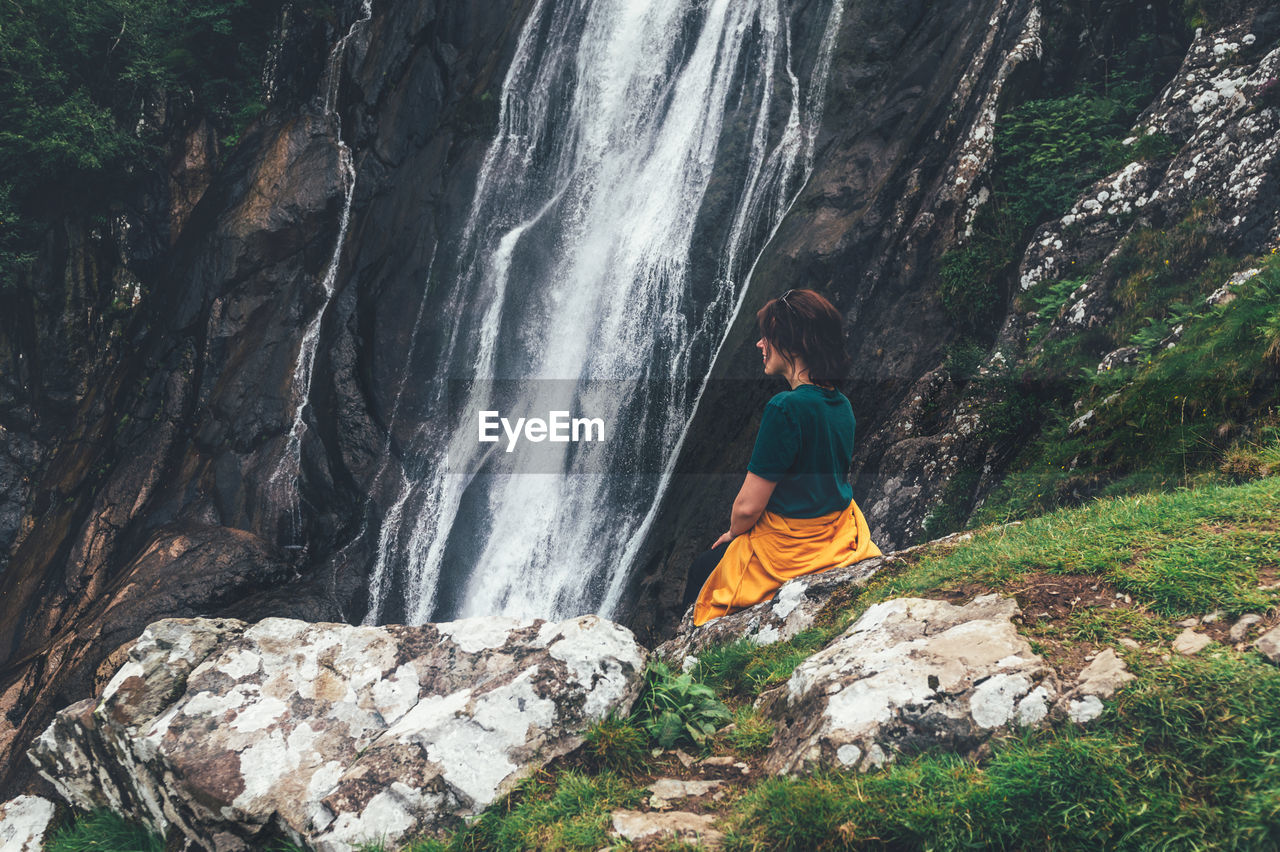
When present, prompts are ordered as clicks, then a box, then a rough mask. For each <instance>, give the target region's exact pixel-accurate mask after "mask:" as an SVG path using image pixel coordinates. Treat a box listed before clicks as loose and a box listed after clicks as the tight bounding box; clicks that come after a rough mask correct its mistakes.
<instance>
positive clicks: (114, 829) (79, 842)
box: [45, 810, 164, 852]
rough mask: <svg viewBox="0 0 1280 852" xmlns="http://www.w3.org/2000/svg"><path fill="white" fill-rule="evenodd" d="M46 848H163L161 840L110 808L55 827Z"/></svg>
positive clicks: (116, 851) (56, 851)
mask: <svg viewBox="0 0 1280 852" xmlns="http://www.w3.org/2000/svg"><path fill="white" fill-rule="evenodd" d="M45 850H46V852H164V840H163V839H162V838H161V837H159V836H158V835H155V834H152V833H151V832H150V831H148V830H147V829H145V828H143V827H142V826H139V825H136V824H134V823H131V822H128V821H126V820H125V819H124V818H123V817H120V816H117V815H116V814H114V813H112V812H111V811H107V810H100V811H93V812H92V813H89V814H85V815H82V816H80V817H78V818H77V819H76V820H75V821H74V822H72V823H71V824H70V825H67V826H64V827H63V828H61V829H59V830H58V831H56V832H55V833H54V835H53V837H52V839H50V840H49V842H48V843H47V844H46V846H45Z"/></svg>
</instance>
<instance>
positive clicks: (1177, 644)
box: [1173, 627, 1213, 657]
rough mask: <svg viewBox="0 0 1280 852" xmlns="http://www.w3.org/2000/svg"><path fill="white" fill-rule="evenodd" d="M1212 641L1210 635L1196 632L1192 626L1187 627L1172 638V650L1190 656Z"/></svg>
mask: <svg viewBox="0 0 1280 852" xmlns="http://www.w3.org/2000/svg"><path fill="white" fill-rule="evenodd" d="M1212 641H1213V637H1212V636H1208V635H1206V634H1204V633H1197V632H1196V631H1195V630H1194V629H1193V628H1191V627H1188V628H1186V629H1185V630H1183V631H1182V632H1181V633H1179V634H1178V636H1177V638H1175V639H1174V640H1173V650H1175V651H1177V652H1178V653H1179V654H1183V655H1185V656H1188V657H1191V656H1195V655H1196V654H1199V653H1200V652H1201V651H1203V650H1204V649H1205V648H1206V647H1208V645H1209V643H1210V642H1212Z"/></svg>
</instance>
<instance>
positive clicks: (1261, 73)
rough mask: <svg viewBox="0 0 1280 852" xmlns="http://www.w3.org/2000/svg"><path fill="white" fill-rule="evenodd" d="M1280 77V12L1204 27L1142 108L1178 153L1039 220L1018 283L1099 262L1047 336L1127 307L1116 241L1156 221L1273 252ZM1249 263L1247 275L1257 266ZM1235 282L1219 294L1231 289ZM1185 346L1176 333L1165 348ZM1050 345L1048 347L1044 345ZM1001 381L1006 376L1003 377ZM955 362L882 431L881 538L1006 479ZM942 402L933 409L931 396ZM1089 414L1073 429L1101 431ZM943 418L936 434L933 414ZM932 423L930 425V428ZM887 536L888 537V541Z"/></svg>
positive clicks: (1017, 337)
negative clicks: (955, 492)
mask: <svg viewBox="0 0 1280 852" xmlns="http://www.w3.org/2000/svg"><path fill="white" fill-rule="evenodd" d="M1277 75H1280V13H1277V12H1276V11H1275V10H1273V9H1267V8H1264V9H1261V10H1260V11H1257V12H1256V13H1255V12H1248V11H1245V12H1242V13H1241V17H1240V20H1238V21H1237V22H1236V23H1233V24H1231V25H1229V26H1226V27H1224V28H1222V29H1221V30H1218V31H1214V32H1208V31H1200V32H1198V33H1197V34H1196V36H1195V38H1194V40H1193V42H1192V43H1191V45H1190V47H1189V49H1188V50H1187V52H1186V56H1185V58H1184V59H1183V61H1182V64H1181V67H1179V68H1178V69H1177V71H1176V73H1175V74H1174V75H1173V76H1172V79H1171V80H1170V81H1169V83H1168V84H1167V85H1166V86H1165V87H1164V89H1163V90H1162V91H1161V92H1160V94H1159V95H1158V96H1157V97H1156V99H1155V101H1154V102H1153V103H1152V104H1151V106H1150V107H1148V108H1147V109H1146V110H1145V111H1144V112H1143V113H1142V114H1141V115H1139V116H1138V118H1137V120H1136V121H1135V123H1134V125H1133V128H1132V129H1131V131H1130V135H1129V137H1128V139H1127V140H1126V143H1127V144H1129V145H1135V144H1138V142H1139V141H1140V139H1141V138H1142V137H1143V136H1147V135H1149V134H1161V135H1163V136H1166V137H1168V139H1169V140H1170V141H1171V142H1172V143H1173V145H1174V147H1175V148H1176V149H1177V153H1176V154H1175V155H1174V156H1172V157H1171V158H1163V159H1156V160H1140V161H1137V162H1133V163H1130V164H1128V165H1126V166H1124V167H1123V168H1121V169H1119V170H1118V171H1116V172H1115V173H1114V174H1111V175H1108V176H1106V177H1104V178H1101V179H1100V180H1098V181H1097V182H1096V183H1095V184H1094V185H1093V186H1091V187H1089V188H1088V189H1086V190H1085V191H1084V192H1083V193H1082V194H1081V196H1080V197H1079V199H1077V201H1076V202H1075V204H1073V206H1072V208H1071V209H1070V210H1069V211H1068V212H1067V213H1066V214H1065V215H1064V216H1062V217H1061V218H1060V219H1058V220H1054V221H1051V222H1047V223H1045V224H1043V225H1042V226H1041V227H1039V228H1038V229H1036V231H1035V233H1034V235H1033V237H1032V239H1031V241H1030V242H1029V244H1028V246H1027V248H1026V250H1025V252H1024V254H1023V257H1022V260H1021V262H1020V263H1019V266H1018V270H1017V273H1016V282H1014V286H1016V287H1019V288H1021V289H1028V288H1030V287H1033V286H1035V285H1036V284H1037V283H1039V282H1041V281H1052V280H1059V279H1062V278H1066V277H1070V276H1071V273H1070V272H1069V270H1072V269H1084V268H1095V267H1096V270H1097V271H1096V272H1094V273H1093V274H1092V275H1090V276H1089V277H1088V278H1087V279H1086V280H1084V281H1083V282H1082V283H1081V284H1080V285H1079V286H1078V287H1077V288H1076V290H1075V291H1074V292H1073V293H1072V294H1071V296H1070V298H1069V299H1068V301H1067V303H1066V305H1065V306H1064V308H1063V309H1062V311H1061V313H1060V314H1059V315H1058V317H1057V318H1055V319H1054V321H1053V323H1052V324H1051V326H1050V328H1049V330H1048V332H1047V333H1046V334H1045V335H1044V336H1043V338H1042V340H1043V341H1044V343H1051V342H1053V341H1055V340H1060V339H1061V338H1063V337H1067V336H1077V335H1081V334H1086V333H1088V332H1089V330H1090V329H1097V328H1101V327H1103V326H1104V325H1105V324H1106V323H1107V322H1108V321H1109V320H1110V319H1111V317H1112V315H1113V312H1114V311H1115V310H1116V304H1117V302H1116V299H1115V296H1114V289H1115V287H1116V285H1117V283H1118V282H1119V281H1121V280H1123V277H1124V276H1123V275H1122V274H1120V272H1119V271H1118V266H1119V263H1120V262H1122V260H1121V259H1120V257H1119V252H1117V249H1118V248H1119V247H1120V246H1121V245H1122V242H1123V241H1124V240H1125V238H1126V237H1127V236H1129V235H1130V234H1132V233H1134V232H1135V231H1138V230H1140V229H1143V228H1149V227H1155V228H1167V227H1170V226H1172V225H1174V224H1175V223H1177V222H1179V221H1181V220H1183V219H1184V218H1186V217H1187V216H1188V215H1190V214H1192V213H1193V211H1194V210H1196V209H1197V205H1199V209H1200V211H1201V212H1200V213H1199V214H1197V215H1200V216H1202V217H1203V219H1204V222H1203V227H1204V228H1205V229H1206V230H1207V231H1208V232H1209V233H1211V234H1213V238H1214V241H1215V247H1216V249H1218V250H1220V251H1223V252H1228V253H1232V254H1234V255H1239V256H1243V255H1248V254H1252V253H1265V252H1267V251H1269V250H1270V249H1271V248H1272V247H1274V246H1276V245H1277V244H1280V182H1278V181H1277V179H1276V175H1277V173H1278V172H1280V105H1277V104H1276V103H1274V102H1272V101H1271V100H1268V96H1267V94H1266V92H1267V91H1269V90H1268V89H1267V88H1266V87H1267V85H1268V81H1270V80H1272V79H1275V78H1276V77H1277ZM1247 274H1248V273H1247V272H1245V273H1242V275H1247ZM1239 279H1240V276H1237V277H1236V278H1233V279H1232V281H1229V282H1225V283H1224V290H1223V291H1222V292H1221V293H1218V294H1214V296H1211V297H1210V299H1211V300H1220V299H1224V298H1230V293H1229V290H1230V287H1231V286H1233V282H1235V281H1237V280H1239ZM1030 323H1031V320H1029V319H1028V317H1026V316H1024V315H1021V314H1018V313H1017V312H1014V311H1011V312H1010V313H1009V315H1008V316H1007V317H1006V318H1005V320H1004V324H1003V326H1002V328H1001V329H1000V331H999V333H998V335H997V338H996V340H995V341H994V343H993V345H992V347H991V349H990V351H989V353H988V355H987V358H986V360H985V362H984V363H983V365H982V366H981V368H980V370H979V373H980V374H981V375H983V376H985V377H990V378H999V377H1008V376H1010V375H1013V374H1014V371H1015V370H1016V368H1017V367H1018V366H1019V365H1020V364H1021V363H1024V360H1025V359H1027V358H1029V357H1030V356H1031V355H1032V354H1034V353H1032V352H1029V351H1027V350H1026V348H1025V341H1026V334H1025V331H1026V329H1027V327H1028V326H1029V324H1030ZM1174 342H1176V332H1175V335H1174V336H1172V337H1171V339H1169V340H1167V341H1165V342H1164V343H1162V345H1165V344H1168V343H1174ZM1044 343H1042V344H1041V345H1044ZM1135 354H1136V350H1133V349H1132V348H1131V347H1121V348H1119V349H1116V350H1114V351H1112V352H1110V353H1101V354H1100V355H1099V364H1098V370H1099V371H1105V370H1106V369H1108V368H1110V367H1114V366H1116V365H1119V364H1123V363H1126V362H1127V361H1129V360H1130V359H1132V358H1133V357H1134V355H1135ZM993 384H997V383H994V382H993ZM944 385H945V382H944V381H943V379H942V371H941V370H935V371H933V372H931V373H928V374H926V375H924V376H923V377H922V378H920V379H919V380H917V381H916V382H915V384H914V386H913V387H912V389H911V392H910V393H909V394H908V396H907V398H906V399H905V401H904V402H903V403H902V404H900V405H898V407H897V409H896V411H894V412H893V414H892V416H891V418H890V421H889V424H888V426H887V427H886V428H885V429H884V430H883V431H882V432H880V433H879V434H877V435H875V436H874V437H873V438H872V442H873V443H877V444H881V445H883V446H884V447H885V450H884V456H883V460H882V461H881V470H882V471H883V473H882V475H881V476H880V477H879V478H878V479H877V480H875V481H872V480H870V479H868V478H867V476H866V474H865V473H864V474H863V475H862V478H861V479H859V482H860V483H865V487H866V488H867V490H868V491H869V492H870V493H873V494H874V495H875V496H874V497H873V498H872V499H871V500H869V501H868V505H867V506H866V507H864V510H865V511H866V513H867V515H868V518H869V519H871V521H872V526H873V529H872V532H873V534H874V535H882V534H883V537H884V538H885V539H886V540H889V541H901V540H905V539H909V538H912V537H914V536H916V535H919V533H920V531H921V529H922V528H923V522H924V520H925V518H927V517H928V515H929V513H930V511H931V509H932V507H933V506H935V505H936V504H937V503H938V502H940V500H941V498H942V495H943V494H944V493H945V492H946V490H947V488H948V485H949V484H950V483H952V482H953V481H960V480H957V476H958V475H960V474H965V473H967V474H969V475H972V476H973V484H972V486H971V487H970V488H969V494H968V495H966V496H968V497H970V498H971V500H972V505H974V506H978V505H981V502H982V500H983V499H984V497H985V496H986V495H987V494H989V493H990V490H991V489H992V488H994V487H995V486H996V484H998V483H999V481H1000V480H1001V478H1002V477H1003V475H1004V472H1005V470H1006V465H1007V464H1008V462H1009V460H1010V459H1011V457H1012V455H1013V451H1014V450H1015V449H1016V448H1013V447H1007V446H995V445H992V444H991V443H990V441H989V440H987V439H984V438H983V433H982V425H983V420H982V414H983V410H984V408H985V407H987V406H988V405H992V404H994V403H996V402H998V401H999V400H998V399H996V398H974V397H969V398H964V399H963V400H962V401H961V402H959V403H956V402H955V400H954V398H952V399H948V398H947V397H946V396H945V394H943V393H942V388H943V386H944ZM925 405H928V406H932V407H933V408H934V409H941V413H935V414H934V415H933V416H932V417H927V418H926V417H925V416H923V415H922V406H925ZM1089 419H1090V417H1089V412H1087V411H1081V412H1079V419H1078V420H1077V422H1076V423H1075V424H1073V425H1072V428H1073V430H1074V431H1077V432H1078V431H1081V430H1086V429H1087V428H1088V427H1089ZM924 423H931V424H932V425H931V426H930V427H929V428H928V429H927V430H926V429H922V424H924ZM926 431H927V434H926ZM877 541H879V539H877Z"/></svg>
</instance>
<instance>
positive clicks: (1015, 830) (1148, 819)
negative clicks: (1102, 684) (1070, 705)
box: [725, 653, 1280, 852]
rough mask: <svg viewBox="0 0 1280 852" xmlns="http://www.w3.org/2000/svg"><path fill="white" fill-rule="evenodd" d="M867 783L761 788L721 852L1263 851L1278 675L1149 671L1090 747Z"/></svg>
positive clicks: (1250, 662)
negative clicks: (885, 851) (870, 851)
mask: <svg viewBox="0 0 1280 852" xmlns="http://www.w3.org/2000/svg"><path fill="white" fill-rule="evenodd" d="M993 752H994V753H993V756H992V758H991V760H990V761H989V762H988V763H987V764H986V765H985V766H978V765H976V764H974V763H973V762H971V761H966V760H964V759H962V758H959V757H955V756H949V755H939V756H924V757H918V758H915V759H912V760H910V761H908V762H904V763H902V764H899V765H891V766H890V767H888V768H887V769H886V771H884V772H881V773H876V774H873V775H868V776H856V775H845V774H836V773H832V774H827V775H820V776H816V777H813V778H804V779H770V780H767V781H764V782H761V783H760V784H759V785H757V786H756V787H755V788H754V789H753V790H751V791H750V792H748V793H747V794H746V795H745V796H744V797H743V798H742V799H741V800H740V801H739V802H738V803H737V805H736V807H735V808H734V812H733V814H732V815H731V816H730V818H729V822H730V823H731V825H732V831H731V833H730V835H729V839H728V842H727V843H726V845H725V848H726V849H729V850H763V849H770V850H775V849H776V850H797V852H799V850H844V849H848V850H853V849H858V850H861V849H921V850H924V849H934V850H944V849H979V848H992V849H1054V850H1066V849H1080V850H1085V849H1132V850H1152V849H1259V850H1261V849H1271V848H1275V845H1276V844H1277V842H1280V764H1278V763H1277V761H1276V755H1277V754H1280V672H1277V671H1276V669H1275V667H1273V666H1270V665H1269V664H1266V663H1263V662H1258V661H1256V660H1255V659H1249V658H1241V657H1236V656H1233V655H1230V654H1226V653H1218V654H1214V655H1211V656H1209V657H1207V658H1205V659H1195V660H1177V661H1174V662H1172V663H1170V664H1169V665H1168V666H1163V667H1159V668H1153V669H1150V670H1147V671H1145V672H1144V673H1143V674H1142V675H1141V677H1140V679H1139V681H1138V682H1137V683H1136V684H1135V685H1131V686H1130V687H1129V688H1128V689H1126V690H1125V691H1124V692H1122V693H1121V695H1120V696H1119V698H1118V700H1117V701H1116V703H1115V706H1114V707H1111V708H1109V709H1108V710H1107V712H1106V713H1105V714H1104V716H1103V718H1102V720H1101V721H1100V722H1099V724H1098V726H1097V727H1096V728H1095V729H1094V730H1093V731H1092V732H1091V733H1088V734H1084V733H1079V732H1077V731H1075V730H1073V729H1071V728H1067V729H1064V730H1063V731H1060V732H1052V731H1046V732H1041V733H1034V734H1028V735H1027V736H1025V737H1013V738H1009V739H1006V740H1004V741H1002V742H1000V743H999V744H997V746H996V747H995V749H994V750H993Z"/></svg>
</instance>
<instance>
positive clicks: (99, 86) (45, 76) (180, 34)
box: [0, 0, 317, 294]
mask: <svg viewBox="0 0 1280 852" xmlns="http://www.w3.org/2000/svg"><path fill="white" fill-rule="evenodd" d="M282 5H283V0H268V2H251V0H191V2H186V3H169V2H165V0H97V2H93V3H80V2H73V0H34V2H25V3H16V2H9V3H3V4H0V67H2V68H4V76H5V85H4V86H3V87H0V128H2V129H0V175H3V176H4V177H3V179H0V294H3V293H6V292H9V293H12V292H13V291H15V290H18V289H21V287H22V286H23V285H22V283H21V282H22V274H23V271H24V269H25V267H26V266H27V264H29V262H30V260H31V258H32V255H33V254H34V252H35V248H36V244H37V241H38V239H39V237H40V235H41V234H42V233H43V232H44V230H45V229H46V228H47V227H48V224H49V223H51V222H53V221H55V220H56V219H57V218H58V217H59V216H61V215H65V214H67V213H71V212H74V213H76V214H88V215H89V216H90V217H91V218H94V219H96V221H97V222H98V224H99V225H100V226H101V225H103V224H105V222H106V218H107V215H108V211H109V208H110V203H111V201H112V200H113V199H117V198H119V197H120V196H121V194H122V193H123V192H124V191H125V190H126V189H127V188H128V187H129V186H131V185H132V183H133V182H134V181H136V180H137V179H139V178H140V177H141V175H142V173H143V171H144V170H146V169H148V168H149V167H151V164H154V163H157V162H158V159H159V157H160V156H161V154H162V149H161V145H162V142H163V141H164V140H162V139H161V138H160V137H159V133H160V131H161V128H160V125H161V124H162V118H163V117H164V116H167V115H170V116H171V115H172V114H174V112H175V111H176V112H177V114H179V115H183V114H187V115H192V116H195V115H199V116H204V117H207V118H208V119H209V120H210V121H211V123H212V124H213V126H214V128H215V129H216V131H217V132H218V133H219V134H220V135H222V136H223V137H224V144H225V143H233V142H234V141H235V139H236V138H237V136H238V134H239V133H240V131H241V130H242V129H243V128H244V127H245V125H246V124H248V122H249V121H250V120H252V118H253V117H254V116H256V115H257V114H258V113H259V112H261V111H262V109H263V103H262V97H263V92H262V83H261V76H262V66H263V62H264V59H265V56H266V52H267V48H268V43H269V40H270V39H271V37H272V34H273V33H274V31H275V25H276V20H277V17H278V15H279V11H280V7H281V6H282ZM304 6H305V8H300V9H297V11H299V12H301V13H302V14H313V13H316V11H317V8H316V7H315V4H304Z"/></svg>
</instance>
